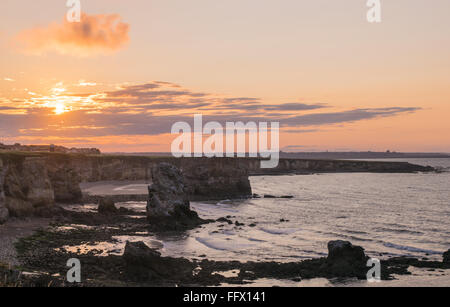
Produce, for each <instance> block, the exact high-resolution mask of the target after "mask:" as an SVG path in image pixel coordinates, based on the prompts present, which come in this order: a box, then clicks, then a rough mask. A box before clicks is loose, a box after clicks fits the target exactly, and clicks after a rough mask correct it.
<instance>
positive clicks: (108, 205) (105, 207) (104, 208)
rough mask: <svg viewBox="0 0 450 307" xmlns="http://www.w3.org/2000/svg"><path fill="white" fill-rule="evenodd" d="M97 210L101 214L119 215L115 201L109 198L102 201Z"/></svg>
mask: <svg viewBox="0 0 450 307" xmlns="http://www.w3.org/2000/svg"><path fill="white" fill-rule="evenodd" d="M97 210H98V213H101V214H117V213H118V212H119V210H118V209H117V208H116V205H115V204H114V201H113V200H112V199H109V198H103V199H100V201H99V204H98V209H97Z"/></svg>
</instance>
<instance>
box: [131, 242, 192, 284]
mask: <svg viewBox="0 0 450 307" xmlns="http://www.w3.org/2000/svg"><path fill="white" fill-rule="evenodd" d="M123 259H124V260H125V270H126V274H127V276H128V277H129V278H131V279H134V280H137V281H149V280H161V279H164V280H167V279H183V277H184V276H189V275H190V274H191V273H192V270H193V269H194V266H193V264H192V263H191V262H190V261H189V260H187V259H184V258H170V257H161V254H160V253H159V252H158V251H157V250H155V249H151V248H150V247H148V246H147V245H146V244H145V243H144V242H142V241H139V242H129V241H127V243H126V245H125V251H124V254H123Z"/></svg>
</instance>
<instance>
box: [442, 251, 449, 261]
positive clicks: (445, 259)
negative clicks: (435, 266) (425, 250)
mask: <svg viewBox="0 0 450 307" xmlns="http://www.w3.org/2000/svg"><path fill="white" fill-rule="evenodd" d="M443 262H444V263H448V264H450V249H449V250H448V251H446V252H445V253H444V255H443Z"/></svg>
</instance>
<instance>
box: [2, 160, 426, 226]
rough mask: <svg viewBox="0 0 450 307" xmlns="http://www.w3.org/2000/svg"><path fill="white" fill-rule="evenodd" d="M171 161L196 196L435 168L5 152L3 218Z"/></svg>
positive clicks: (147, 173)
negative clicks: (298, 178) (262, 184)
mask: <svg viewBox="0 0 450 307" xmlns="http://www.w3.org/2000/svg"><path fill="white" fill-rule="evenodd" d="M163 162H166V163H170V164H172V165H174V166H176V167H177V168H179V169H180V170H181V171H182V174H183V177H184V180H185V183H186V190H187V193H188V195H189V199H190V200H220V199H229V198H241V197H249V196H251V195H252V189H251V186H250V181H249V176H250V175H280V174H292V173H294V174H302V173H318V172H392V173H400V172H426V171H433V168H430V167H423V166H418V165H412V164H409V163H403V162H372V161H371V162H367V161H347V160H301V159H281V160H280V163H279V165H278V167H277V168H274V169H261V168H260V161H259V160H258V159H252V158H211V159H208V158H180V159H177V158H172V157H139V156H110V155H81V154H59V153H7V152H6V153H5V152H0V223H2V222H4V221H5V220H6V219H7V218H8V216H27V215H31V214H33V213H34V212H36V211H37V210H39V208H41V207H50V206H52V205H53V204H54V203H55V202H80V201H81V199H82V193H81V189H80V182H95V181H111V180H115V181H123V180H148V181H149V182H151V178H152V169H153V168H154V166H155V165H157V164H160V163H163Z"/></svg>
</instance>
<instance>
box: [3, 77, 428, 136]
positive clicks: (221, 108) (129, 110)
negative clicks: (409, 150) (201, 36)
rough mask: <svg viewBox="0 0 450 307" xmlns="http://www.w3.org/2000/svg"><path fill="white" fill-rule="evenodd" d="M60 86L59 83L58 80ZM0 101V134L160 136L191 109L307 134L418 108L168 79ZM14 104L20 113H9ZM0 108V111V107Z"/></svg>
mask: <svg viewBox="0 0 450 307" xmlns="http://www.w3.org/2000/svg"><path fill="white" fill-rule="evenodd" d="M60 86H61V85H60ZM50 100H52V101H54V102H55V103H57V102H59V101H66V106H65V107H67V111H66V112H64V113H62V114H59V115H58V114H55V107H54V106H52V104H49V101H50ZM2 101H3V102H2V103H0V130H1V131H2V134H3V136H4V137H8V138H14V137H19V138H20V137H34V138H42V137H54V138H55V139H58V138H60V139H72V140H76V139H82V138H105V137H110V136H115V137H120V136H162V135H165V134H170V130H171V127H172V125H173V124H174V123H175V122H179V121H184V122H188V123H191V124H192V121H193V115H194V114H203V117H204V122H207V121H217V122H219V123H221V124H222V125H225V123H226V122H227V121H233V122H237V121H242V122H249V121H255V122H270V121H278V122H280V126H281V128H282V129H281V132H282V133H283V131H284V133H290V134H291V133H311V132H316V131H320V130H321V129H320V128H321V127H322V126H330V125H340V124H347V123H354V122H359V121H364V120H373V119H378V118H385V117H391V116H398V115H402V114H408V113H413V112H416V111H418V110H420V108H413V107H387V108H357V109H350V110H333V111H331V112H330V111H328V112H323V111H321V110H322V109H326V108H332V106H328V105H325V104H322V103H303V102H289V103H279V104H267V103H264V102H263V101H262V100H261V99H259V98H254V97H224V96H221V95H218V94H210V93H203V92H194V91H191V90H189V89H185V88H182V87H181V86H179V85H177V84H173V83H169V82H158V81H156V82H148V83H144V84H135V85H124V86H121V87H119V88H116V89H114V90H109V91H100V92H93V93H79V94H77V93H72V92H64V91H61V92H60V93H58V94H57V95H53V96H33V97H30V98H29V99H25V100H23V101H22V103H17V102H15V103H12V101H10V103H8V101H7V100H5V99H3V100H2ZM12 107H15V108H17V110H21V112H15V113H11V110H10V108H12ZM2 110H3V111H2Z"/></svg>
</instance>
